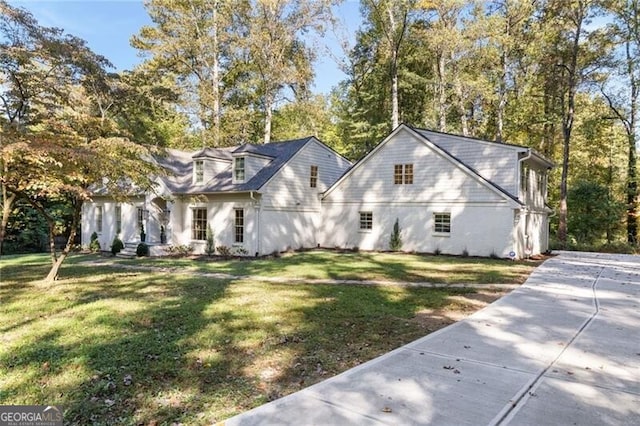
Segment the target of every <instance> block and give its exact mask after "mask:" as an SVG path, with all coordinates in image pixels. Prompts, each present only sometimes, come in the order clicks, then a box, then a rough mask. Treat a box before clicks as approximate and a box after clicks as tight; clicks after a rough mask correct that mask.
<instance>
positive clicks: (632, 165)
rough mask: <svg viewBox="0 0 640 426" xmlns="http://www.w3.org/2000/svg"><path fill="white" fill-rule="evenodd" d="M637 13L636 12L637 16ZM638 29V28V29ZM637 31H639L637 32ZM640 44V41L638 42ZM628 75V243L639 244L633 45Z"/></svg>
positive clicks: (639, 88) (636, 87) (639, 85)
mask: <svg viewBox="0 0 640 426" xmlns="http://www.w3.org/2000/svg"><path fill="white" fill-rule="evenodd" d="M635 16H638V15H637V12H636V15H635ZM636 28H637V27H636ZM636 31H637V30H636ZM638 43H640V40H639V41H638ZM625 48H626V56H627V73H628V74H629V80H630V81H629V82H630V84H629V86H630V88H629V90H630V91H631V96H630V105H629V122H628V125H627V126H626V127H627V139H628V141H629V157H628V164H627V242H629V243H630V244H637V242H638V178H637V166H638V165H637V158H636V149H637V147H636V131H637V129H636V126H637V119H638V118H637V114H638V95H639V94H640V93H639V92H640V82H639V81H638V80H637V79H636V74H635V72H636V68H635V66H636V65H637V58H634V57H633V55H632V53H631V43H630V42H629V41H627V43H626V46H625Z"/></svg>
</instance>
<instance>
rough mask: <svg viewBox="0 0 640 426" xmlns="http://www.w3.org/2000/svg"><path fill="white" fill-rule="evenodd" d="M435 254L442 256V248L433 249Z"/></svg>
mask: <svg viewBox="0 0 640 426" xmlns="http://www.w3.org/2000/svg"><path fill="white" fill-rule="evenodd" d="M433 254H435V255H436V256H440V255H441V254H442V250H440V247H436V249H435V250H434V251H433Z"/></svg>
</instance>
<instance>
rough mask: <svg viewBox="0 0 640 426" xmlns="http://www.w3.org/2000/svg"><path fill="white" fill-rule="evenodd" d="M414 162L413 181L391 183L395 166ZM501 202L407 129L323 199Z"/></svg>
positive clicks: (390, 201)
mask: <svg viewBox="0 0 640 426" xmlns="http://www.w3.org/2000/svg"><path fill="white" fill-rule="evenodd" d="M396 164H403V165H404V164H413V184H395V183H394V165H396ZM353 200H359V201H363V202H385V203H393V202H408V201H420V202H423V203H425V202H442V201H445V202H446V201H452V202H453V201H460V200H464V201H465V202H502V201H503V200H504V199H503V197H501V196H500V195H499V194H497V193H496V192H494V191H492V190H490V189H489V188H487V187H486V186H485V185H483V184H482V183H480V182H479V181H478V180H477V179H474V178H472V177H471V176H470V175H469V173H467V172H465V171H464V170H462V168H461V167H459V166H458V165H457V164H456V163H454V162H452V161H451V160H449V159H448V158H445V157H444V156H443V155H441V154H440V153H438V152H436V151H435V150H434V149H432V148H431V147H429V146H427V144H425V143H424V142H423V141H421V140H419V139H417V138H416V137H415V136H413V135H411V134H410V133H408V132H406V131H401V132H399V133H397V134H396V135H395V136H394V137H392V139H390V140H388V141H387V142H386V143H385V145H384V146H382V147H381V148H380V149H379V150H378V151H376V152H375V154H374V155H373V156H371V157H369V158H368V159H366V160H364V161H363V163H361V164H359V165H357V166H356V169H354V170H353V172H352V173H351V174H350V175H348V176H347V177H346V178H345V179H344V180H342V181H341V182H340V183H339V185H338V186H337V187H335V188H333V189H332V190H331V192H329V194H328V195H327V198H326V200H325V201H326V202H327V203H330V202H337V201H353Z"/></svg>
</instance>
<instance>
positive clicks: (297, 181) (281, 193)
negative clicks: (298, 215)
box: [261, 140, 351, 211]
mask: <svg viewBox="0 0 640 426" xmlns="http://www.w3.org/2000/svg"><path fill="white" fill-rule="evenodd" d="M312 165H314V166H318V184H317V187H316V188H311V187H310V185H309V176H310V170H311V166H312ZM350 165H351V163H349V161H347V160H345V159H344V158H342V157H340V156H339V155H338V154H336V153H335V152H333V151H332V150H330V149H329V148H327V147H325V146H324V145H321V144H319V143H318V142H316V141H315V140H311V141H310V142H309V143H307V144H306V145H305V146H304V147H303V148H302V149H301V150H300V151H299V152H298V153H297V154H296V155H295V156H294V157H293V158H292V159H291V160H290V161H289V162H288V163H287V164H286V165H285V166H284V167H283V168H282V169H281V170H280V171H279V172H278V173H276V175H275V176H274V177H273V178H272V179H271V180H270V181H269V182H268V183H267V184H266V185H265V186H264V187H263V188H262V189H261V192H262V193H263V196H262V205H263V206H265V207H267V208H269V207H280V208H289V209H297V210H309V209H311V210H314V211H318V210H319V209H320V200H319V197H318V194H320V193H322V192H324V191H326V190H327V188H329V186H331V185H332V184H333V183H334V182H335V181H336V180H337V179H338V178H339V177H340V176H342V174H343V173H344V172H345V170H347V169H348V168H349V166H350Z"/></svg>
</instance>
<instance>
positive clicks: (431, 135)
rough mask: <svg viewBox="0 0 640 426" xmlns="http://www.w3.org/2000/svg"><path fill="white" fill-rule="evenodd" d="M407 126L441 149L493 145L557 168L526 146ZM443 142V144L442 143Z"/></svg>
mask: <svg viewBox="0 0 640 426" xmlns="http://www.w3.org/2000/svg"><path fill="white" fill-rule="evenodd" d="M405 126H407V127H409V128H411V129H413V130H414V131H415V132H417V133H419V134H421V135H422V136H424V137H426V138H427V139H429V140H430V141H431V142H433V143H434V144H436V145H438V146H439V147H440V148H441V149H444V150H446V148H444V146H443V145H444V142H448V143H461V142H462V143H464V142H467V143H469V142H471V143H474V144H484V145H492V146H499V147H500V148H506V149H512V150H514V151H516V152H519V153H527V154H528V153H531V156H532V157H533V158H534V159H535V160H536V161H537V162H538V163H540V164H542V165H543V166H545V167H547V168H553V167H555V164H554V163H553V162H551V161H549V160H548V159H547V158H545V157H544V156H543V155H542V154H540V153H539V152H538V151H536V150H535V149H533V148H530V147H528V146H524V145H516V144H510V143H505V142H498V141H488V140H485V139H480V138H475V137H472V136H462V135H455V134H452V133H446V132H439V131H436V130H430V129H421V128H417V127H413V126H409V125H407V124H405ZM441 141H442V142H441Z"/></svg>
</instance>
